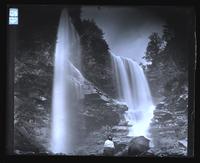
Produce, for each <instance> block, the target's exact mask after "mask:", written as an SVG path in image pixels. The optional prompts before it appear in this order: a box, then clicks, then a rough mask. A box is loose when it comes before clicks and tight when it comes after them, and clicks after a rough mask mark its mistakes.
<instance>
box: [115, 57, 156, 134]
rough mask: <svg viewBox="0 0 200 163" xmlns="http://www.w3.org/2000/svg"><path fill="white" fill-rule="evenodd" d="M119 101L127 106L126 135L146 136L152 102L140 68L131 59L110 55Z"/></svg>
mask: <svg viewBox="0 0 200 163" xmlns="http://www.w3.org/2000/svg"><path fill="white" fill-rule="evenodd" d="M112 60H113V67H114V70H115V77H116V85H117V90H118V95H119V101H121V102H124V103H125V104H126V105H127V106H128V111H127V113H126V114H125V118H126V120H127V121H128V123H129V125H130V126H131V127H130V128H129V134H128V136H145V137H149V136H148V128H149V124H150V122H151V119H152V118H153V111H154V108H155V106H154V104H153V101H152V97H151V93H150V89H149V86H148V82H147V79H146V77H145V75H144V72H143V70H142V68H141V67H140V66H139V65H138V64H137V63H136V62H135V61H133V60H131V59H129V58H125V57H121V56H116V55H112Z"/></svg>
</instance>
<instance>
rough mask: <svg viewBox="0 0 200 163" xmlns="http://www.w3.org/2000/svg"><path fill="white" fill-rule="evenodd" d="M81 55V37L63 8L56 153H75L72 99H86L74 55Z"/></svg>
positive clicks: (54, 121) (54, 135)
mask: <svg viewBox="0 0 200 163" xmlns="http://www.w3.org/2000/svg"><path fill="white" fill-rule="evenodd" d="M79 53H80V42H79V37H78V35H77V33H76V31H75V28H74V27H73V24H72V23H71V20H70V17H69V15H68V12H67V10H66V9H63V11H62V13H61V17H60V21H59V26H58V33H57V42H56V49H55V59H54V78H53V94H52V123H51V140H50V144H51V147H50V148H51V151H52V152H53V153H64V154H70V153H72V150H73V149H72V148H73V147H72V146H73V145H72V142H73V138H74V135H73V133H74V131H73V129H72V128H73V127H72V126H71V124H72V119H73V118H72V115H73V113H72V110H73V109H71V101H72V99H71V98H72V95H73V94H74V96H76V98H77V100H78V99H79V98H81V97H82V96H83V94H82V91H81V87H82V82H83V77H82V76H81V73H80V72H79V70H78V69H77V68H76V67H75V66H74V65H73V62H72V61H73V56H79ZM73 100H74V99H73ZM74 102H75V103H76V101H74Z"/></svg>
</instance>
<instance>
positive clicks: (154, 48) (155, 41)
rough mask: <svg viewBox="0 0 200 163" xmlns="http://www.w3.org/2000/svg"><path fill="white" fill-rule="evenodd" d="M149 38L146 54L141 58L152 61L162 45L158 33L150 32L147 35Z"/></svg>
mask: <svg viewBox="0 0 200 163" xmlns="http://www.w3.org/2000/svg"><path fill="white" fill-rule="evenodd" d="M149 40H150V41H149V43H148V46H147V50H146V55H145V56H144V57H143V58H144V59H146V61H147V62H152V61H154V60H155V59H156V57H157V56H158V55H159V52H160V49H161V46H162V39H161V37H160V36H159V35H158V33H152V34H151V35H150V36H149Z"/></svg>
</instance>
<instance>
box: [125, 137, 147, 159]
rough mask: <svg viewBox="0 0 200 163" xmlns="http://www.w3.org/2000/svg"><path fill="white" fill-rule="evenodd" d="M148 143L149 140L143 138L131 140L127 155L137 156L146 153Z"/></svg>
mask: <svg viewBox="0 0 200 163" xmlns="http://www.w3.org/2000/svg"><path fill="white" fill-rule="evenodd" d="M149 142H150V140H149V139H147V138H145V137H144V136H139V137H135V138H133V139H132V140H131V141H130V143H129V146H128V155H131V156H139V155H143V154H144V153H147V151H148V150H149V149H150V147H149Z"/></svg>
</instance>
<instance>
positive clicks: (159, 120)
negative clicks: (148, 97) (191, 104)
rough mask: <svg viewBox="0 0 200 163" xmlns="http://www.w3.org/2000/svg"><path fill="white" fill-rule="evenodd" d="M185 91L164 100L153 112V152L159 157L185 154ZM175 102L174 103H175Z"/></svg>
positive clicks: (186, 131) (186, 114) (186, 120)
mask: <svg viewBox="0 0 200 163" xmlns="http://www.w3.org/2000/svg"><path fill="white" fill-rule="evenodd" d="M187 100H188V96H187V91H186V92H185V93H184V94H180V95H179V96H178V95H174V96H171V97H168V98H165V99H164V100H163V101H162V102H160V103H159V104H158V105H157V107H156V109H155V112H154V118H153V121H152V123H151V130H150V132H151V134H152V138H153V143H154V148H153V150H154V152H155V154H157V155H159V156H167V155H177V156H185V155H186V154H187V143H181V142H187V136H188V127H187V126H188V112H187ZM175 101H176V102H175Z"/></svg>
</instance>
